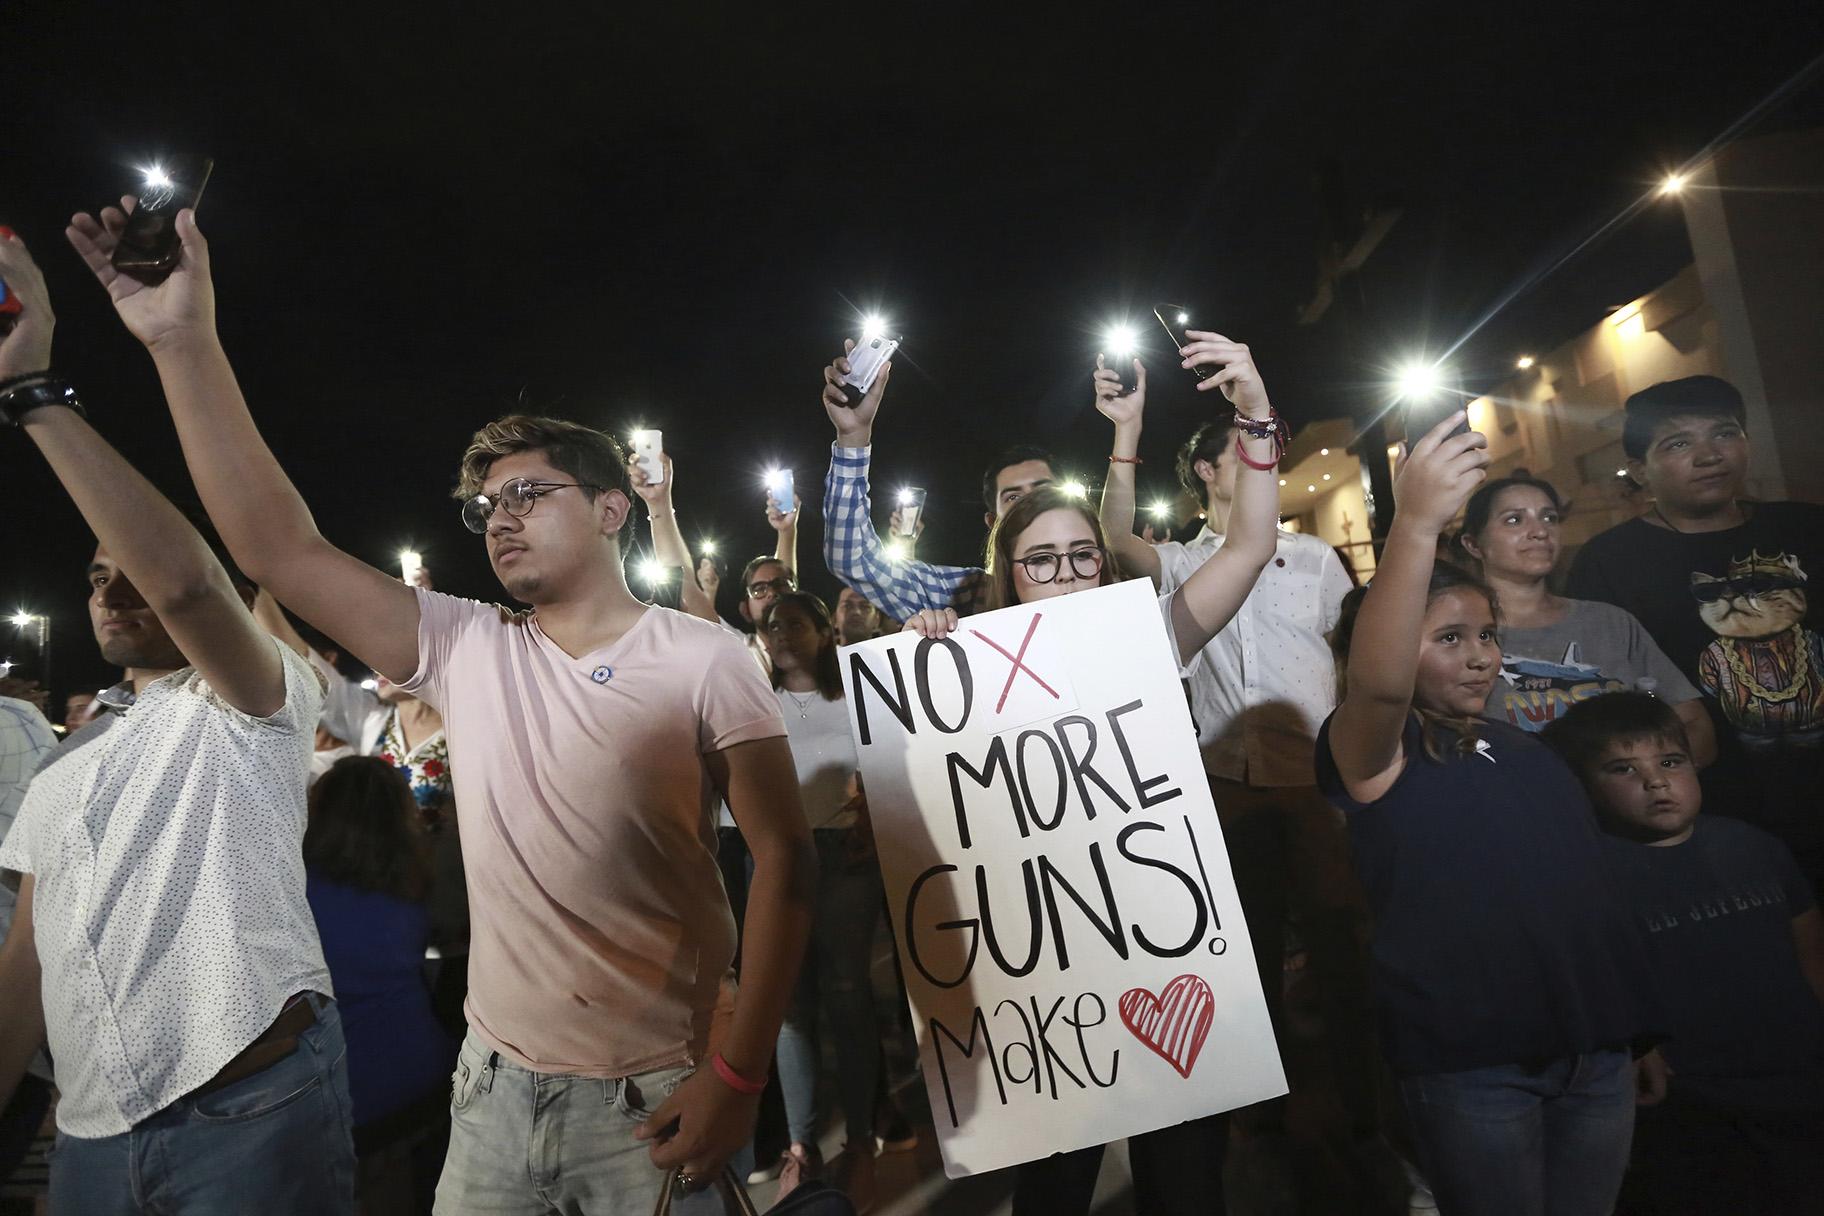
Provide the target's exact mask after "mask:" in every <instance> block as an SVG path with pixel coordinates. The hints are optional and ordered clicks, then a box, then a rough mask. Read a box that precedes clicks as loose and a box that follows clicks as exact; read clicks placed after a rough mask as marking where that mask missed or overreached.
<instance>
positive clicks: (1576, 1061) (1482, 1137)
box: [1400, 1051, 1634, 1216]
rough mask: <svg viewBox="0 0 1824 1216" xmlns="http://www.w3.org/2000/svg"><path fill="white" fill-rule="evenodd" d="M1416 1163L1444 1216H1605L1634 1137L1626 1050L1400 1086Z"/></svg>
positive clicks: (1416, 1079) (1430, 1076) (1418, 1079)
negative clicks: (1413, 1141) (1446, 1214)
mask: <svg viewBox="0 0 1824 1216" xmlns="http://www.w3.org/2000/svg"><path fill="white" fill-rule="evenodd" d="M1400 1095H1401V1097H1402V1098H1403V1099H1404V1100H1405V1104H1406V1110H1407V1112H1408V1113H1409V1114H1410V1115H1411V1116H1412V1132H1413V1139H1414V1140H1415V1141H1417V1143H1418V1147H1419V1156H1420V1158H1421V1160H1420V1162H1419V1164H1420V1166H1421V1167H1423V1169H1424V1170H1425V1177H1426V1180H1427V1181H1428V1182H1430V1183H1431V1189H1432V1193H1433V1194H1435V1195H1436V1196H1437V1197H1438V1210H1439V1211H1441V1212H1447V1213H1449V1214H1450V1216H1608V1213H1610V1212H1611V1211H1613V1210H1614V1207H1615V1197H1616V1195H1617V1194H1618V1193H1619V1192H1620V1190H1621V1176H1622V1174H1623V1173H1624V1172H1626V1170H1627V1166H1628V1148H1629V1146H1630V1144H1631V1143H1632V1141H1633V1137H1634V1069H1633V1065H1632V1062H1631V1061H1630V1060H1629V1059H1628V1055H1627V1053H1626V1052H1622V1051H1598V1052H1591V1053H1589V1054H1587V1055H1577V1056H1565V1057H1563V1058H1561V1059H1557V1060H1553V1061H1551V1062H1550V1063H1548V1064H1544V1065H1539V1066H1526V1067H1523V1066H1521V1065H1518V1064H1502V1065H1498V1066H1496V1067H1493V1068H1476V1069H1471V1070H1469V1071H1467V1072H1445V1073H1427V1074H1423V1075H1419V1076H1409V1077H1402V1078H1400Z"/></svg>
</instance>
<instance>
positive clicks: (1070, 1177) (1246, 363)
mask: <svg viewBox="0 0 1824 1216" xmlns="http://www.w3.org/2000/svg"><path fill="white" fill-rule="evenodd" d="M1186 336H1187V337H1188V338H1189V339H1190V342H1189V344H1188V345H1186V346H1185V347H1184V348H1183V349H1182V350H1180V351H1179V354H1180V355H1181V356H1182V358H1183V365H1184V366H1185V367H1187V368H1191V367H1221V368H1222V370H1221V371H1220V372H1218V373H1216V374H1215V375H1214V376H1212V377H1210V378H1209V379H1207V380H1203V381H1201V382H1200V383H1199V384H1198V386H1197V387H1198V389H1199V390H1209V389H1219V390H1221V392H1222V393H1223V395H1224V396H1225V397H1227V398H1228V400H1229V401H1230V402H1231V403H1232V404H1233V405H1234V407H1235V426H1236V439H1235V445H1236V452H1237V454H1238V456H1239V457H1240V460H1241V464H1242V469H1241V471H1240V473H1239V475H1238V476H1237V477H1236V482H1235V498H1234V508H1233V511H1232V513H1231V515H1230V517H1229V531H1228V535H1227V539H1226V540H1225V541H1224V542H1223V545H1222V548H1221V549H1219V550H1217V552H1216V553H1215V554H1214V555H1212V556H1211V558H1210V559H1209V560H1208V561H1207V562H1205V563H1204V564H1203V565H1202V566H1201V567H1199V568H1198V570H1197V571H1196V573H1194V574H1193V575H1191V577H1190V578H1189V579H1187V580H1186V581H1185V583H1184V585H1183V586H1181V587H1179V588H1178V589H1177V590H1176V591H1174V592H1172V593H1170V594H1169V595H1166V596H1162V597H1161V599H1160V610H1161V612H1162V613H1163V614H1164V616H1165V624H1166V632H1167V634H1168V635H1169V636H1170V638H1171V639H1172V644H1173V645H1174V646H1175V647H1176V648H1177V656H1176V657H1177V660H1178V662H1179V663H1180V664H1181V665H1188V664H1191V663H1194V662H1196V661H1197V660H1198V655H1199V652H1200V651H1202V649H1203V648H1204V646H1205V645H1206V644H1207V643H1208V642H1209V641H1210V639H1211V638H1213V637H1215V636H1216V635H1217V634H1218V633H1219V632H1221V630H1222V628H1223V626H1225V625H1227V624H1228V623H1229V620H1230V618H1232V617H1233V616H1234V615H1235V613H1236V612H1237V611H1238V610H1239V609H1240V608H1241V605H1242V602H1243V601H1244V600H1246V599H1247V598H1248V593H1249V592H1250V591H1252V590H1253V588H1254V581H1255V579H1257V578H1258V577H1259V576H1260V572H1261V570H1262V568H1263V567H1265V566H1266V564H1267V562H1268V561H1270V560H1271V559H1272V557H1273V552H1274V547H1275V543H1276V541H1275V536H1274V528H1275V525H1276V524H1277V522H1278V514H1279V479H1278V476H1277V474H1276V472H1275V470H1276V469H1277V468H1278V465H1279V458H1280V456H1281V455H1282V454H1283V452H1284V450H1285V437H1286V428H1285V424H1284V423H1283V422H1282V421H1281V420H1280V418H1279V415H1278V414H1277V413H1276V412H1275V411H1274V409H1273V406H1272V404H1271V403H1270V402H1269V401H1268V400H1267V392H1266V388H1265V387H1264V386H1263V385H1262V384H1261V380H1260V373H1259V372H1258V371H1257V370H1256V369H1255V367H1254V360H1253V357H1252V356H1251V355H1250V354H1249V353H1248V348H1247V347H1246V346H1244V345H1242V344H1241V343H1239V342H1233V341H1230V340H1229V339H1228V338H1225V337H1223V336H1222V335H1221V334H1216V333H1209V332H1205V331H1199V330H1192V331H1190V332H1189V333H1188V334H1187V335H1186ZM1135 369H1136V371H1137V372H1138V373H1139V375H1140V376H1141V377H1144V375H1145V372H1144V369H1142V368H1140V366H1139V361H1138V360H1136V361H1135ZM1140 383H1142V384H1144V383H1145V381H1144V379H1141V380H1140ZM987 566H988V577H989V586H988V607H989V608H1005V607H1008V606H1010V605H1013V604H1030V603H1033V602H1035V601H1038V600H1044V599H1049V598H1051V597H1052V596H1058V595H1070V594H1072V593H1073V592H1077V591H1088V590H1092V589H1094V588H1096V587H1102V586H1106V585H1107V584H1109V583H1113V582H1116V581H1117V580H1119V579H1120V578H1121V575H1120V572H1119V571H1118V570H1117V569H1116V566H1115V562H1114V558H1113V555H1112V554H1110V553H1109V550H1108V545H1107V542H1106V539H1105V537H1104V536H1103V532H1102V523H1101V520H1100V519H1099V518H1098V517H1097V514H1096V512H1095V510H1094V509H1093V508H1091V507H1090V506H1089V505H1088V504H1087V503H1085V502H1083V501H1082V500H1080V499H1076V498H1072V497H1070V496H1069V495H1066V494H1064V493H1063V492H1062V491H1059V490H1054V489H1049V488H1047V489H1041V490H1035V491H1033V492H1031V493H1029V494H1027V495H1026V496H1025V497H1024V498H1022V499H1020V501H1019V502H1018V503H1016V504H1014V506H1013V507H1011V508H1009V510H1008V511H1007V513H1006V514H1005V515H1003V516H1002V517H1001V518H1000V520H999V522H997V523H996V524H995V528H994V533H993V534H992V535H991V536H990V537H989V538H988V562H987ZM957 625H958V622H957V616H956V612H955V610H953V609H948V608H946V609H942V610H936V609H927V610H926V611H923V612H920V613H919V614H918V615H916V616H914V617H913V618H912V619H911V620H909V621H907V622H906V628H907V629H909V630H912V631H914V632H917V633H918V634H920V635H921V636H924V637H944V636H946V635H948V634H950V633H952V632H954V631H955V630H956V628H957ZM1181 674H1182V673H1181ZM1266 978H1267V979H1269V980H1271V981H1273V982H1277V981H1278V977H1277V976H1272V977H1266ZM1227 1142H1228V1116H1227V1115H1214V1116H1211V1117H1209V1118H1206V1119H1197V1120H1193V1121H1191V1122H1189V1123H1183V1124H1180V1125H1178V1126H1177V1127H1168V1128H1162V1129H1160V1130H1159V1131H1156V1132H1148V1133H1146V1134H1145V1135H1141V1136H1134V1137H1132V1138H1130V1139H1129V1141H1128V1155H1129V1157H1130V1159H1131V1161H1132V1164H1133V1174H1134V1201H1135V1208H1136V1210H1138V1211H1141V1212H1146V1213H1149V1214H1152V1213H1159V1214H1161V1216H1181V1214H1182V1216H1193V1214H1194V1216H1210V1214H1211V1213H1221V1212H1222V1211H1224V1210H1225V1209H1224V1206H1223V1192H1222V1163H1223V1156H1224V1150H1225V1148H1226V1146H1227ZM1102 1147H1103V1146H1100V1145H1098V1146H1096V1147H1094V1148H1087V1149H1079V1150H1077V1151H1075V1152H1070V1153H1060V1154H1057V1155H1055V1156H1051V1157H1047V1158H1045V1159H1043V1160H1040V1161H1032V1162H1028V1163H1027V1164H1025V1165H1022V1166H1020V1167H1019V1184H1018V1186H1017V1187H1016V1188H1015V1190H1014V1196H1013V1211H1014V1216H1041V1214H1042V1216H1087V1213H1088V1212H1089V1210H1090V1202H1091V1200H1092V1199H1093V1198H1094V1195H1095V1189H1096V1175H1097V1173H1098V1172H1099V1171H1100V1170H1101V1166H1102Z"/></svg>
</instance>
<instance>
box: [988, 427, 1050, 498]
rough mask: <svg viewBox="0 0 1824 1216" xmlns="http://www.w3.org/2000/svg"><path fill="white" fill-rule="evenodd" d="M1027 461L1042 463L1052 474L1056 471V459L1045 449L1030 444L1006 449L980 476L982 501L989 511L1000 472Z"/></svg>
mask: <svg viewBox="0 0 1824 1216" xmlns="http://www.w3.org/2000/svg"><path fill="white" fill-rule="evenodd" d="M1029 460H1038V461H1043V462H1044V464H1045V467H1046V468H1048V469H1050V470H1051V471H1052V472H1053V473H1056V472H1057V471H1058V458H1057V457H1056V456H1053V455H1052V454H1051V453H1050V452H1049V451H1048V450H1046V449H1045V448H1042V447H1039V446H1038V445H1036V444H1031V443H1018V444H1015V445H1014V446H1012V447H1010V448H1008V449H1007V450H1006V451H1004V452H1002V453H1001V454H1000V455H999V456H996V457H995V458H994V463H993V464H991V465H989V466H988V471H987V472H986V473H983V474H982V501H983V502H984V503H986V504H987V505H988V509H989V510H990V511H993V510H994V509H995V505H996V503H995V499H996V498H997V497H998V496H997V495H996V494H995V492H994V488H995V487H994V483H995V482H997V481H999V480H1000V477H1001V470H1002V469H1010V468H1012V467H1013V466H1014V465H1016V464H1025V463H1026V462H1027V461H1029Z"/></svg>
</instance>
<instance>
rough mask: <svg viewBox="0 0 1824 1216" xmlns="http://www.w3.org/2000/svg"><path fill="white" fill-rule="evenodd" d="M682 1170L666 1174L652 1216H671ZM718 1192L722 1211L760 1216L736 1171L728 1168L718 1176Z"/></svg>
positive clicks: (736, 1215) (745, 1215) (740, 1215)
mask: <svg viewBox="0 0 1824 1216" xmlns="http://www.w3.org/2000/svg"><path fill="white" fill-rule="evenodd" d="M682 1172H683V1171H682V1170H681V1169H671V1170H667V1171H666V1172H665V1185H664V1186H663V1187H661V1188H660V1190H659V1205H658V1206H657V1207H655V1208H654V1209H653V1210H652V1216H671V1199H672V1196H673V1195H675V1194H677V1191H678V1175H679V1174H680V1173H682ZM716 1190H718V1191H720V1192H721V1193H722V1210H723V1211H724V1212H726V1213H729V1214H730V1216H759V1211H758V1210H757V1209H756V1208H755V1207H754V1201H753V1200H752V1199H750V1198H748V1195H747V1188H746V1187H744V1186H742V1185H741V1180H740V1179H739V1178H736V1177H735V1171H734V1170H733V1169H731V1168H730V1167H728V1166H723V1167H722V1172H721V1173H719V1174H717V1175H716Z"/></svg>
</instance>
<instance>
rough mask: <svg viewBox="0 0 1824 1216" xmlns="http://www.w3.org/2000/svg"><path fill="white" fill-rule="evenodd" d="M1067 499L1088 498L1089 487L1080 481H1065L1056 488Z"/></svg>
mask: <svg viewBox="0 0 1824 1216" xmlns="http://www.w3.org/2000/svg"><path fill="white" fill-rule="evenodd" d="M1058 489H1059V490H1061V491H1062V492H1063V493H1064V495H1065V496H1066V497H1067V498H1088V497H1089V487H1088V486H1086V485H1084V484H1083V483H1082V482H1080V481H1067V482H1065V483H1064V484H1063V485H1061V486H1059V487H1058Z"/></svg>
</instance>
